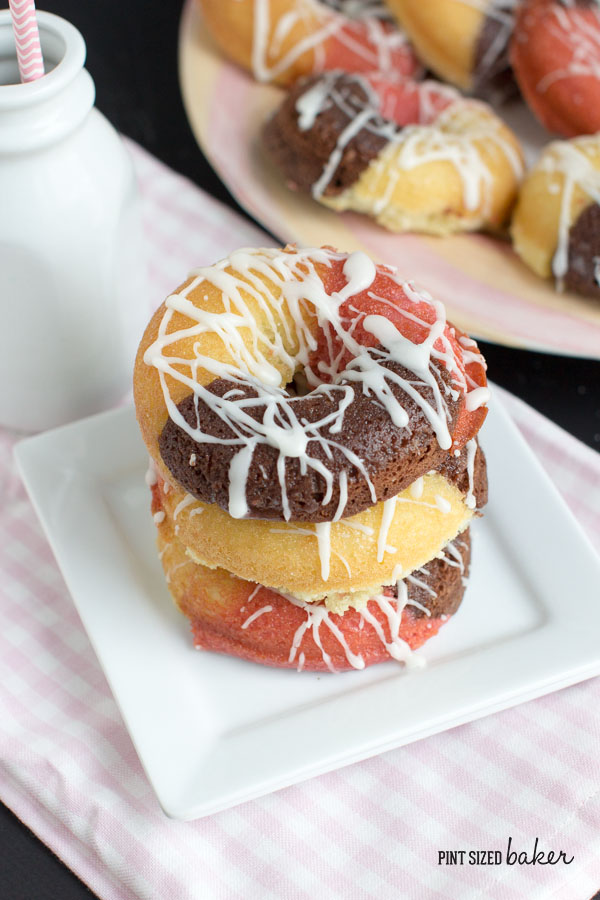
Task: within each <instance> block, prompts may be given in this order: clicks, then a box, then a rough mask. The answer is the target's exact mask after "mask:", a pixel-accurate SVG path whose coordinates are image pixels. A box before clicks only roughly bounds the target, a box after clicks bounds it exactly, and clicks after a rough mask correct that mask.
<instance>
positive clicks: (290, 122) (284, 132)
mask: <svg viewBox="0 0 600 900" xmlns="http://www.w3.org/2000/svg"><path fill="white" fill-rule="evenodd" d="M331 77H332V76H331V75H329V76H320V75H316V76H313V77H311V78H303V79H300V81H298V82H297V83H296V84H295V85H294V86H293V87H292V89H291V90H290V91H289V93H288V94H287V96H286V98H285V100H284V101H283V103H282V104H281V106H280V107H279V108H278V109H277V111H276V112H275V114H274V115H273V116H272V117H271V118H270V119H269V121H268V122H267V124H266V126H265V128H264V130H263V145H264V147H265V150H266V152H267V154H268V155H269V156H270V157H271V159H272V160H273V162H274V163H275V165H276V166H277V167H278V168H279V169H280V170H281V171H282V172H283V174H284V175H285V176H286V178H287V180H288V184H289V186H290V187H293V188H294V189H295V190H298V191H302V192H304V193H310V192H311V191H312V189H313V185H315V184H316V183H317V182H318V180H319V178H320V177H321V175H322V172H323V170H324V168H325V167H326V166H327V164H328V162H329V160H330V159H331V158H332V154H333V152H334V151H335V149H336V147H337V144H338V140H339V137H340V135H341V134H342V133H343V132H344V130H345V129H346V128H347V127H348V126H349V125H350V123H351V122H352V121H353V120H354V119H355V118H356V116H358V115H359V114H360V113H362V112H364V110H365V107H366V106H368V105H369V104H373V98H371V97H369V94H368V88H367V85H366V82H364V81H363V80H361V79H359V78H357V77H356V76H352V75H345V74H337V75H335V76H334V77H333V80H332V81H331V84H330V85H329V87H328V89H329V90H330V91H331V92H332V93H333V95H334V96H335V98H336V102H334V103H331V104H329V105H328V106H327V108H326V109H324V110H323V111H322V112H320V113H319V115H317V116H316V118H315V120H314V122H313V123H312V126H311V127H309V128H302V127H301V124H299V118H300V114H299V112H298V101H299V100H300V98H301V97H303V96H305V95H306V94H307V93H308V92H309V91H310V90H311V88H313V87H314V86H315V85H317V84H318V83H321V82H323V79H324V78H330V79H331ZM371 120H372V124H375V125H378V126H379V127H383V126H384V125H385V123H384V120H383V119H379V118H378V117H377V116H376V115H375V114H374V115H373V116H371ZM387 143H388V140H387V138H385V137H383V136H382V135H381V134H377V133H376V130H374V129H373V128H372V127H371V128H360V129H359V130H358V131H357V133H356V134H355V135H354V136H353V137H352V138H351V139H350V140H349V141H348V142H347V143H346V144H345V146H344V147H343V150H342V152H341V156H340V159H339V162H338V164H337V166H336V168H335V170H334V172H333V173H332V176H331V178H330V179H329V181H328V183H327V185H326V187H325V188H324V190H323V196H325V197H335V196H337V195H338V194H341V193H342V191H345V190H346V188H348V187H350V186H351V185H353V184H354V183H355V182H356V181H358V179H359V177H360V175H361V174H362V172H363V171H364V170H365V169H366V168H367V167H368V165H369V163H370V162H371V161H372V160H373V159H375V158H376V157H377V156H378V155H379V153H380V151H381V149H382V148H383V147H385V145H386V144H387Z"/></svg>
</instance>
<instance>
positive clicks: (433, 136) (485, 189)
mask: <svg viewBox="0 0 600 900" xmlns="http://www.w3.org/2000/svg"><path fill="white" fill-rule="evenodd" d="M339 76H340V73H339V72H326V73H325V74H324V75H322V76H321V77H320V79H319V81H318V82H316V84H314V85H313V86H312V87H311V88H309V89H308V90H307V91H306V92H305V93H304V94H302V95H301V96H300V97H299V98H298V100H297V102H296V111H297V112H298V127H299V128H300V130H302V131H307V130H309V129H310V128H312V127H313V125H314V124H315V121H316V119H317V117H318V116H319V115H320V114H321V113H323V112H325V111H326V110H327V109H330V108H331V107H332V106H337V107H338V109H340V110H341V111H342V112H343V113H344V114H345V115H346V116H347V117H348V125H347V126H346V127H345V128H344V129H343V131H342V132H341V134H340V135H339V137H338V139H337V142H336V145H335V147H334V149H333V150H332V152H331V154H330V156H329V158H328V160H327V162H326V163H325V165H324V167H323V171H322V173H321V175H320V176H319V178H318V179H317V181H316V182H315V183H314V184H313V186H312V195H313V197H315V199H321V198H322V197H324V195H325V191H326V190H327V187H328V186H329V184H330V182H331V179H332V178H333V176H334V174H335V172H336V170H337V167H338V165H339V162H340V160H341V158H342V155H343V152H344V150H345V148H346V147H347V146H348V144H349V143H350V141H351V140H352V139H353V138H354V137H355V136H356V135H357V134H358V133H359V132H360V131H361V130H362V129H366V130H367V131H370V132H371V133H372V134H374V135H376V136H378V137H380V138H384V139H385V140H386V141H387V142H388V145H386V147H384V149H383V150H382V151H381V152H380V153H379V155H378V156H377V157H376V158H375V159H374V160H372V161H371V163H370V164H369V165H370V167H372V168H373V169H374V170H375V171H381V172H382V173H384V174H386V175H387V184H386V189H385V191H384V192H383V193H382V195H381V197H380V198H379V199H378V200H377V202H376V204H375V206H374V212H375V214H376V215H380V214H381V213H382V212H383V210H384V209H385V208H386V206H387V205H388V203H389V201H390V198H391V196H392V193H393V190H394V186H395V183H396V181H397V179H398V177H399V173H400V172H401V171H403V170H404V171H408V170H412V169H415V168H417V167H418V166H422V165H425V164H427V163H432V162H448V163H450V164H451V165H452V166H453V167H454V169H455V170H456V172H457V174H458V176H459V177H460V180H461V183H462V188H463V202H464V205H465V208H466V209H467V210H469V211H474V210H477V209H481V211H482V212H483V213H484V214H486V213H487V212H488V210H489V206H490V202H491V198H492V185H493V181H494V178H493V175H492V172H491V170H490V169H489V167H488V166H487V164H486V163H485V161H484V159H483V156H482V154H481V152H480V150H479V149H478V147H477V143H480V144H481V145H485V144H488V145H490V144H493V145H495V146H496V147H497V148H498V149H499V150H500V152H501V153H503V155H504V156H505V158H506V160H507V161H508V163H509V165H510V167H511V169H512V171H513V173H514V175H515V177H516V179H517V180H520V178H521V176H522V175H523V162H522V160H521V157H520V156H519V153H518V152H517V151H516V150H515V148H514V147H513V146H512V144H511V143H510V142H509V141H508V140H506V139H505V138H504V136H503V135H502V128H503V124H502V122H501V121H500V119H498V118H497V117H496V116H492V115H490V114H489V107H488V106H487V105H486V104H484V103H482V102H481V101H479V100H471V99H465V98H464V97H462V96H461V95H460V94H459V93H458V91H456V90H455V89H454V88H451V87H450V86H448V85H442V84H439V83H438V82H434V81H423V82H421V83H419V84H418V85H416V86H415V89H416V91H417V96H418V101H419V114H418V121H417V122H415V123H411V124H407V125H404V126H403V127H400V126H399V125H397V124H396V123H395V122H393V121H391V120H390V119H386V118H384V116H383V115H382V101H381V98H380V97H379V95H378V94H377V91H376V90H375V89H374V87H373V86H372V84H371V83H370V82H369V80H368V79H367V78H365V77H363V76H361V75H351V76H346V83H348V79H351V80H352V81H355V82H356V84H357V85H358V86H359V87H360V88H361V89H362V90H363V91H364V93H365V94H366V98H367V99H366V100H365V101H362V102H361V101H360V100H359V99H358V98H357V97H353V103H352V105H350V104H349V103H348V102H347V100H346V98H345V97H344V95H343V93H342V92H341V91H340V90H338V89H337V88H336V81H337V79H338V78H339ZM436 97H443V98H445V99H446V100H447V101H448V104H447V105H446V107H445V108H444V109H442V111H441V112H439V113H435V106H434V103H433V101H434V99H435V98H436ZM482 111H485V113H486V114H485V116H482V115H481V112H482ZM389 145H392V146H396V147H397V148H399V150H398V152H396V153H395V155H394V161H393V166H392V167H390V166H389V165H388V160H387V150H388V146H389Z"/></svg>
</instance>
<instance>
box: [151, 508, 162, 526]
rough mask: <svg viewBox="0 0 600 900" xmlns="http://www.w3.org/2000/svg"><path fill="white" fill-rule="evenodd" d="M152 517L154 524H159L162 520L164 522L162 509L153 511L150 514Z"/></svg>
mask: <svg viewBox="0 0 600 900" xmlns="http://www.w3.org/2000/svg"><path fill="white" fill-rule="evenodd" d="M152 519H153V520H154V522H155V524H156V525H160V524H161V523H162V522H164V521H165V514H164V512H163V511H162V509H160V510H159V511H158V512H155V513H154V515H153V516H152Z"/></svg>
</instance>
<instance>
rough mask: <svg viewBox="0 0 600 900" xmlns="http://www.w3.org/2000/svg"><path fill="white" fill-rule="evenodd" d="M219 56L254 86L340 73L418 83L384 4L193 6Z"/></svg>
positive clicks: (290, 1) (413, 60)
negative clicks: (381, 74)
mask: <svg viewBox="0 0 600 900" xmlns="http://www.w3.org/2000/svg"><path fill="white" fill-rule="evenodd" d="M198 2H199V3H200V7H201V10H202V18H203V21H204V23H205V24H206V27H207V29H208V31H209V32H210V34H211V36H212V38H213V40H214V41H215V43H216V44H217V45H218V46H219V48H220V49H221V51H222V52H223V53H224V54H225V55H226V56H228V57H229V58H230V59H232V60H234V62H236V63H238V64H239V65H241V66H243V68H245V69H248V70H249V71H250V72H252V74H253V75H254V77H255V78H256V79H257V81H273V82H276V83H278V84H291V83H292V82H293V81H295V80H296V79H297V78H299V77H300V76H302V75H308V74H310V73H313V72H323V71H327V70H329V69H342V70H343V71H347V72H386V73H388V75H390V76H392V77H396V78H404V77H412V78H414V77H418V75H419V74H420V72H421V71H422V69H421V65H420V63H419V61H418V60H417V57H416V56H415V54H414V51H413V49H412V47H411V45H410V44H409V42H408V39H407V38H406V37H405V35H404V33H403V32H402V31H401V30H400V29H399V27H398V26H397V25H395V24H394V23H393V22H392V20H391V18H390V16H389V15H388V13H387V12H386V11H385V9H384V7H383V6H382V5H377V4H376V3H375V4H374V3H369V2H368V0H364V2H360V0H358V2H356V0H198Z"/></svg>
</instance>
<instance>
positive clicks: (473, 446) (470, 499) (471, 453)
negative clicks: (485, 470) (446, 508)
mask: <svg viewBox="0 0 600 900" xmlns="http://www.w3.org/2000/svg"><path fill="white" fill-rule="evenodd" d="M465 450H466V451H467V476H468V478H469V490H468V491H467V496H466V497H465V505H466V506H468V508H469V509H475V507H476V505H477V500H476V497H475V494H474V493H473V486H474V482H473V476H474V473H475V456H476V455H477V440H476V439H475V438H471V440H470V441H467V443H466V444H465Z"/></svg>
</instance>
